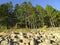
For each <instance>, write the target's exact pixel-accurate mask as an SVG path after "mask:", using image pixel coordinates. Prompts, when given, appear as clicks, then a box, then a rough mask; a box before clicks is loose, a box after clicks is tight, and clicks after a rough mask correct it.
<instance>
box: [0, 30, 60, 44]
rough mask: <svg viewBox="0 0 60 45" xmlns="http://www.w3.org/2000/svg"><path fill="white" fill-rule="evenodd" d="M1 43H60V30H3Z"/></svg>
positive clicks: (0, 35) (0, 34)
mask: <svg viewBox="0 0 60 45" xmlns="http://www.w3.org/2000/svg"><path fill="white" fill-rule="evenodd" d="M0 45H60V31H59V30H53V31H52V30H48V31H42V30H37V31H30V32H18V31H13V32H1V33H0Z"/></svg>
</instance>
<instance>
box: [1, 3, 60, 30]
mask: <svg viewBox="0 0 60 45" xmlns="http://www.w3.org/2000/svg"><path fill="white" fill-rule="evenodd" d="M0 25H1V26H0V29H1V30H2V28H4V29H5V28H8V29H9V28H13V27H15V28H28V29H33V28H41V27H42V29H46V27H59V26H60V11H58V10H56V9H54V8H53V7H52V6H50V5H46V8H43V7H42V6H40V5H36V6H33V5H32V4H31V2H23V3H21V4H20V5H19V4H16V5H15V6H13V5H12V2H9V3H5V4H0ZM4 26H5V27H4ZM28 29H26V30H28Z"/></svg>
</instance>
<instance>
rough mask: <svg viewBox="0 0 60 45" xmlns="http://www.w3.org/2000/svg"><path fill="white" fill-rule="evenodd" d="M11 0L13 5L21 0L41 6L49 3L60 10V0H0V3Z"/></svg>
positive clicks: (21, 0)
mask: <svg viewBox="0 0 60 45" xmlns="http://www.w3.org/2000/svg"><path fill="white" fill-rule="evenodd" d="M10 1H11V2H12V3H13V5H14V6H15V4H17V3H18V4H21V3H22V2H24V1H26V2H28V1H30V2H31V3H32V5H33V6H35V5H36V4H39V5H41V6H42V7H45V6H46V4H49V5H51V6H52V7H53V8H55V9H57V10H60V0H0V4H3V3H6V2H10Z"/></svg>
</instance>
